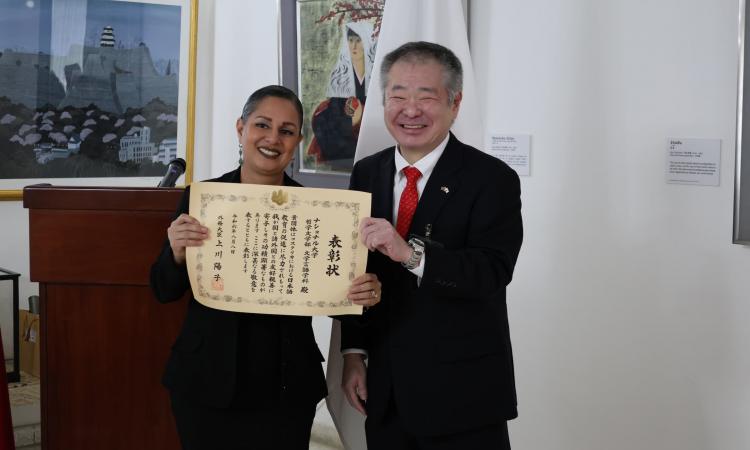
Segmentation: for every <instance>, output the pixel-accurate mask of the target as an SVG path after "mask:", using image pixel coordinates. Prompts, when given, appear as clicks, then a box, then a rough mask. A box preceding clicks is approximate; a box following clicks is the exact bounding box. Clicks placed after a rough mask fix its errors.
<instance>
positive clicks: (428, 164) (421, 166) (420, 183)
mask: <svg viewBox="0 0 750 450" xmlns="http://www.w3.org/2000/svg"><path fill="white" fill-rule="evenodd" d="M449 136H450V135H446V136H445V139H443V141H442V142H441V143H440V144H439V145H438V146H437V147H435V150H433V151H431V152H430V153H428V154H426V155H424V156H423V157H422V159H420V160H419V161H417V162H415V163H414V164H413V165H412V167H415V168H417V169H418V170H419V172H420V173H421V174H422V176H421V177H420V178H419V180H417V195H418V198H422V192H424V187H425V186H426V185H427V180H429V179H430V175H432V171H433V169H435V165H436V164H437V162H438V160H439V159H440V157H441V156H442V155H443V152H444V151H445V147H446V146H447V145H448V137H449ZM394 152H395V162H396V175H395V176H394V178H393V226H394V227H395V226H396V221H397V220H398V205H399V203H400V200H401V193H402V192H404V189H405V188H406V175H404V172H403V169H404V168H405V167H409V162H408V161H406V159H404V157H403V156H402V155H401V150H399V148H398V146H396V149H395V150H394ZM416 234H424V233H423V232H419V231H418V232H417V233H416ZM426 256H427V255H422V259H421V261H419V265H418V266H417V267H415V268H413V269H411V273H413V274H414V275H416V276H417V277H418V278H419V279H418V280H417V283H419V282H420V281H421V278H422V275H423V274H424V262H425V258H426Z"/></svg>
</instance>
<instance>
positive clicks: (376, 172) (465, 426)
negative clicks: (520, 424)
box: [342, 42, 523, 450]
mask: <svg viewBox="0 0 750 450" xmlns="http://www.w3.org/2000/svg"><path fill="white" fill-rule="evenodd" d="M381 85H382V86H381V87H382V88H383V94H384V99H383V100H384V107H385V108H384V109H385V123H386V126H387V128H388V131H389V133H390V134H391V135H392V136H393V137H394V139H395V140H396V142H397V143H398V145H397V146H396V147H395V148H389V149H386V150H383V151H381V152H379V153H377V154H375V155H372V156H370V157H368V158H365V159H363V160H361V161H359V162H358V163H357V164H356V165H355V167H354V169H353V172H352V177H351V183H350V188H351V189H354V190H360V191H366V192H371V193H372V195H373V197H372V217H369V218H366V219H364V220H363V221H362V223H361V226H360V232H361V239H362V241H363V242H364V243H365V245H367V247H368V249H370V251H372V252H374V253H372V254H371V255H370V258H369V262H368V272H373V273H376V274H377V275H378V277H379V279H380V281H381V282H382V283H383V288H382V301H381V303H380V304H378V305H377V306H375V307H373V308H370V309H369V310H367V311H366V313H365V314H364V315H363V317H362V318H361V319H360V320H345V321H343V323H342V349H343V353H344V359H345V362H344V374H343V388H344V391H345V394H346V396H347V399H348V401H349V403H350V404H351V405H352V406H353V407H354V408H356V409H358V410H359V411H360V412H362V413H363V414H367V420H366V425H365V428H366V433H367V444H368V449H369V450H378V449H388V450H395V449H461V450H469V449H482V450H486V449H510V444H509V441H508V431H507V425H506V421H507V420H509V419H512V418H514V417H516V416H517V411H516V394H515V384H514V378H513V358H512V354H511V345H510V335H509V330H508V317H507V309H506V303H505V287H506V286H507V284H508V283H510V281H511V277H512V274H513V268H514V265H515V262H516V258H517V256H518V252H519V250H520V247H521V240H522V234H523V232H522V224H521V201H520V185H519V180H518V176H517V175H516V173H515V172H514V171H513V170H511V169H510V168H509V167H508V166H507V165H505V164H504V163H503V162H502V161H500V160H498V159H495V158H493V157H490V156H488V155H486V154H485V153H483V152H480V151H479V150H477V149H475V148H472V147H470V146H467V145H465V144H462V143H461V142H460V141H459V140H458V139H456V137H455V136H453V135H452V134H451V133H450V131H449V130H450V127H451V125H452V123H453V121H454V119H455V118H456V116H457V114H458V111H459V107H460V105H461V95H462V94H461V90H462V69H461V63H460V61H459V60H458V58H456V56H455V55H454V54H453V52H451V51H450V50H448V49H447V48H445V47H443V46H440V45H437V44H432V43H427V42H412V43H407V44H404V45H403V46H401V47H399V48H397V49H396V50H394V51H393V52H391V53H390V54H388V55H387V56H386V57H385V58H384V60H383V64H382V67H381ZM392 224H394V225H395V226H394V225H392ZM364 353H366V355H367V358H368V365H367V368H366V367H365V364H364V361H363V360H364V357H365V355H364Z"/></svg>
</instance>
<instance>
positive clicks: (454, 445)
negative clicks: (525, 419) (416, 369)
mask: <svg viewBox="0 0 750 450" xmlns="http://www.w3.org/2000/svg"><path fill="white" fill-rule="evenodd" d="M436 407H438V408H439V407H440V406H439V404H438V405H437V406H436ZM365 430H366V432H367V450H510V439H509V437H508V423H507V422H500V423H496V424H492V425H486V426H483V427H480V428H475V429H471V430H467V431H463V432H460V433H454V434H447V435H441V436H427V437H425V436H415V435H414V434H412V433H410V432H409V431H408V430H407V429H406V428H405V427H404V426H403V423H402V421H401V418H400V416H399V414H398V410H397V408H396V404H395V403H394V401H393V395H391V399H390V400H389V405H388V409H387V412H386V414H385V416H384V418H383V419H382V420H371V419H370V418H369V417H368V418H367V420H366V421H365Z"/></svg>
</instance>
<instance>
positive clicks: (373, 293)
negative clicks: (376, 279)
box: [372, 289, 378, 298]
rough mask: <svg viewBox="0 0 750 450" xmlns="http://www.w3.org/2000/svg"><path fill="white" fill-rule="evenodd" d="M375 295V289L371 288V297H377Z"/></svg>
mask: <svg viewBox="0 0 750 450" xmlns="http://www.w3.org/2000/svg"><path fill="white" fill-rule="evenodd" d="M377 296H378V294H376V293H375V289H373V290H372V298H375V297H377Z"/></svg>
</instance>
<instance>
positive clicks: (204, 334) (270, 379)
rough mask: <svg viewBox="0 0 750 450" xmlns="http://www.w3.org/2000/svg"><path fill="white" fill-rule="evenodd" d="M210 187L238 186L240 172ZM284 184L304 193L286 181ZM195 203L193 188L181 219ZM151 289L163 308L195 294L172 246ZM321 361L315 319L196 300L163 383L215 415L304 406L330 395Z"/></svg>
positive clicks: (166, 250)
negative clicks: (215, 410) (227, 410)
mask: <svg viewBox="0 0 750 450" xmlns="http://www.w3.org/2000/svg"><path fill="white" fill-rule="evenodd" d="M209 181H218V182H227V183H239V182H240V172H239V169H237V170H235V171H232V172H229V173H227V174H224V175H223V176H221V177H219V178H217V179H214V180H209ZM284 185H285V186H299V184H298V183H297V182H295V181H294V180H292V179H291V178H289V177H287V176H286V175H284ZM189 199H190V187H188V188H187V189H186V190H185V195H184V196H183V198H182V201H181V204H180V206H179V208H178V210H177V213H176V215H175V217H177V216H179V215H180V214H181V213H184V212H188V205H189ZM151 288H152V290H153V291H154V293H155V294H156V298H157V299H158V300H159V301H160V302H162V303H166V302H171V301H175V300H178V299H180V298H181V297H182V296H183V295H184V294H185V292H186V291H187V290H188V289H190V281H189V279H188V275H187V269H186V267H185V266H177V265H176V264H175V263H174V259H173V255H172V249H171V247H170V246H169V240H167V241H166V242H165V243H164V247H163V249H162V252H161V254H160V255H159V257H158V259H157V261H156V263H154V265H153V267H152V268H151ZM321 361H323V357H322V355H321V354H320V351H319V350H318V346H317V344H316V343H315V337H314V335H313V330H312V321H311V318H310V317H295V316H275V315H263V314H245V313H234V312H228V311H221V310H217V309H212V308H207V307H205V306H203V305H202V304H200V303H198V301H196V300H195V298H193V297H192V295H191V298H190V303H189V305H188V311H187V316H186V317H185V322H184V324H183V326H182V331H181V332H180V334H179V337H178V338H177V341H176V342H175V344H174V346H173V347H172V353H171V355H170V357H169V360H168V361H167V367H166V370H165V372H164V376H163V379H162V381H163V383H164V385H165V386H166V387H167V388H169V389H170V390H171V391H172V392H173V394H175V393H176V394H178V395H181V396H183V397H184V398H185V399H186V400H188V401H191V402H193V403H195V404H200V405H204V406H209V407H214V408H227V407H233V408H243V409H270V408H274V407H277V406H280V405H281V406H305V407H306V406H309V405H314V404H315V403H317V402H318V401H319V400H320V399H321V398H323V397H325V396H326V394H327V391H326V384H325V377H324V375H323V370H322V367H321V364H320V363H321Z"/></svg>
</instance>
